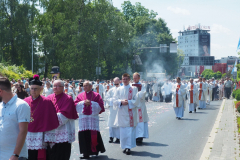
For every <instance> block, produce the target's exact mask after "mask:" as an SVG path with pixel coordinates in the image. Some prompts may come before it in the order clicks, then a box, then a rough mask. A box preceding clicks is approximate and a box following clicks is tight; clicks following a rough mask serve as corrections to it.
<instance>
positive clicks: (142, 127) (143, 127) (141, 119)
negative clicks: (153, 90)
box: [136, 82, 149, 138]
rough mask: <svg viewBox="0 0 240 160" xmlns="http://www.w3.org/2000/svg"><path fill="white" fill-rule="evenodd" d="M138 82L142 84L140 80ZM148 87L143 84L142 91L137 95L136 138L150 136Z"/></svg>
mask: <svg viewBox="0 0 240 160" xmlns="http://www.w3.org/2000/svg"><path fill="white" fill-rule="evenodd" d="M136 84H141V83H140V82H138V83H136ZM145 96H146V89H145V87H143V86H142V89H141V91H139V92H138V93H137V95H136V98H137V101H138V102H139V103H138V106H137V122H138V124H137V126H136V138H149V132H148V121H149V117H148V113H147V107H146V104H145Z"/></svg>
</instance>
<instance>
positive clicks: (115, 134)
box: [105, 77, 120, 143]
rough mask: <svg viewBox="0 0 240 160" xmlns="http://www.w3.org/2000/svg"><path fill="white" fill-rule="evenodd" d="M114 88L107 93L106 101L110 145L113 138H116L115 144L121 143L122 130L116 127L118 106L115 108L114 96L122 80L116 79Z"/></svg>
mask: <svg viewBox="0 0 240 160" xmlns="http://www.w3.org/2000/svg"><path fill="white" fill-rule="evenodd" d="M114 85H115V86H114V87H112V88H111V89H110V90H108V92H107V93H106V96H105V100H106V106H107V107H108V108H109V116H108V123H107V124H108V127H109V137H110V140H109V143H112V142H113V138H116V141H115V143H119V142H120V130H119V127H118V126H116V125H114V122H115V119H116V115H117V106H115V107H114V106H113V95H114V93H115V92H116V91H117V89H118V87H120V79H119V78H118V77H116V78H114Z"/></svg>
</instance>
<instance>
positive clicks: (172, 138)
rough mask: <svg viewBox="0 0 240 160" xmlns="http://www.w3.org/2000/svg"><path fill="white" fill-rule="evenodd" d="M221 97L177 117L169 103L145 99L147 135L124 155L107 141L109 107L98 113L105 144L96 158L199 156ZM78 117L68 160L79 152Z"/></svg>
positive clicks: (182, 159)
mask: <svg viewBox="0 0 240 160" xmlns="http://www.w3.org/2000/svg"><path fill="white" fill-rule="evenodd" d="M221 103H222V101H214V102H211V105H210V106H208V107H207V108H206V109H204V110H197V113H188V110H187V109H186V111H185V112H184V118H183V119H182V120H176V119H175V114H174V110H173V108H172V105H171V103H168V104H167V103H165V102H161V103H159V102H149V103H147V109H148V115H149V119H150V120H149V139H144V140H143V144H142V145H140V146H137V147H135V148H133V149H132V154H131V155H129V156H127V155H125V154H123V153H122V149H121V148H120V145H119V144H114V143H111V144H110V143H108V140H109V137H108V135H109V134H108V127H107V117H108V113H109V110H108V109H106V112H105V113H103V114H101V115H100V130H101V135H102V138H103V142H104V145H105V148H106V152H105V153H102V154H101V153H100V154H99V156H98V157H95V156H93V157H91V158H90V159H96V160H135V159H137V160H146V159H162V160H199V158H200V156H201V154H202V151H203V148H204V146H205V144H206V142H207V139H208V136H209V134H210V132H211V130H212V127H213V124H214V122H215V119H216V117H217V114H218V111H219V108H220V105H221ZM77 130H78V121H76V141H75V142H74V143H73V144H72V154H71V160H78V159H79V157H80V156H82V155H80V153H79V145H78V140H77Z"/></svg>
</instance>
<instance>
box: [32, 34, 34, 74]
mask: <svg viewBox="0 0 240 160" xmlns="http://www.w3.org/2000/svg"><path fill="white" fill-rule="evenodd" d="M33 43H34V39H33V37H32V73H33Z"/></svg>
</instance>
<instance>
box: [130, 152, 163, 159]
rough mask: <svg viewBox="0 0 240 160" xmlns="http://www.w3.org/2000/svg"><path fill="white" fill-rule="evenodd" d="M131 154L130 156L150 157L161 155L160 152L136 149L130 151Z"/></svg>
mask: <svg viewBox="0 0 240 160" xmlns="http://www.w3.org/2000/svg"><path fill="white" fill-rule="evenodd" d="M131 155H132V156H141V157H151V158H159V157H162V155H161V154H154V153H150V152H146V151H143V152H136V151H131Z"/></svg>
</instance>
